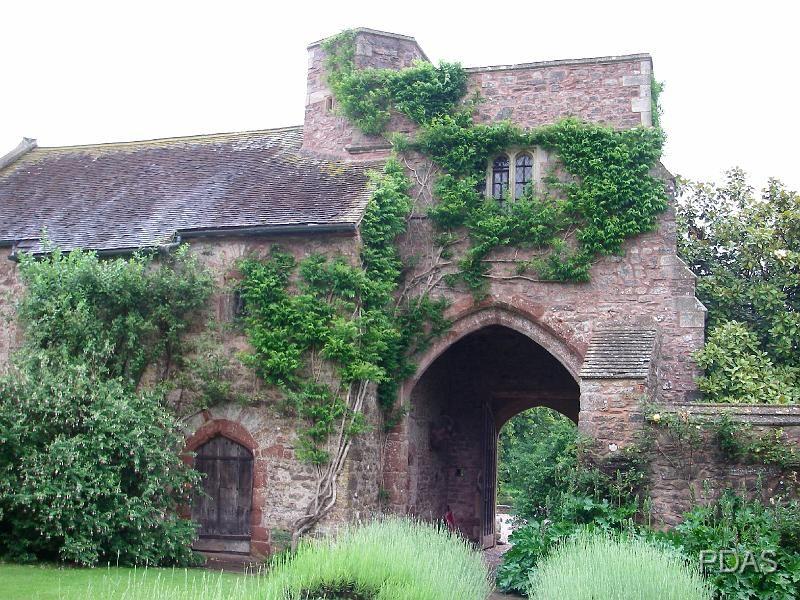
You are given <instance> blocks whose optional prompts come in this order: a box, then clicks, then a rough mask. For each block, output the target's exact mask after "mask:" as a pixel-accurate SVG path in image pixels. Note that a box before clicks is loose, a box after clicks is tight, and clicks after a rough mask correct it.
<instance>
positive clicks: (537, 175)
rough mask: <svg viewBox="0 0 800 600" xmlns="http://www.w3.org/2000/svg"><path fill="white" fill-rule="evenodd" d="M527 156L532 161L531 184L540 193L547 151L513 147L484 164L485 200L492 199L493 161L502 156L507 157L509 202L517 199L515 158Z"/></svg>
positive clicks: (536, 148) (538, 148) (495, 155)
mask: <svg viewBox="0 0 800 600" xmlns="http://www.w3.org/2000/svg"><path fill="white" fill-rule="evenodd" d="M522 154H528V155H529V156H530V157H531V160H532V163H533V164H532V167H533V168H532V173H531V184H532V185H533V188H534V190H535V191H536V192H539V193H541V192H542V178H543V177H544V174H545V168H546V164H547V162H548V155H547V151H546V150H545V149H544V148H541V147H539V146H515V147H512V148H506V149H505V150H503V151H500V152H497V153H496V154H493V155H492V156H491V157H490V158H489V160H488V161H487V164H486V187H485V190H484V193H485V194H486V197H487V198H493V197H494V194H493V170H494V169H493V166H494V161H495V159H497V158H499V157H500V156H502V155H505V156H507V157H508V191H509V192H510V200H516V199H517V191H516V187H517V158H519V157H520V156H521V155H522Z"/></svg>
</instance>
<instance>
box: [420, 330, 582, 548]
mask: <svg viewBox="0 0 800 600" xmlns="http://www.w3.org/2000/svg"><path fill="white" fill-rule="evenodd" d="M579 397H580V392H579V388H578V385H577V383H576V382H575V380H574V379H573V378H572V376H571V375H570V374H569V372H568V371H567V370H566V369H565V368H564V367H563V366H562V365H561V363H559V362H558V360H556V359H555V358H554V357H553V356H552V355H551V354H550V353H548V352H547V351H546V350H545V349H544V348H542V347H541V346H539V345H538V344H537V343H535V342H534V341H532V340H531V339H530V338H528V337H526V336H525V335H523V334H521V333H518V332H516V331H514V330H512V329H509V328H507V327H502V326H499V325H493V326H489V327H485V328H483V329H481V330H479V331H476V332H474V333H472V334H470V335H467V336H465V337H464V338H462V339H461V340H459V341H458V342H456V343H454V344H453V345H452V346H450V348H448V349H447V350H446V351H445V352H444V353H443V354H442V355H441V356H439V358H437V359H436V360H435V361H434V362H433V364H431V366H430V367H429V368H428V369H427V370H426V371H425V373H424V374H423V375H422V376H421V378H420V379H419V381H418V383H417V385H416V386H415V387H414V390H413V392H412V395H411V413H410V420H409V442H410V446H409V478H410V481H409V492H410V498H409V505H410V510H411V512H412V513H413V514H415V515H417V516H419V517H421V518H424V519H433V520H439V519H442V517H443V516H444V514H445V512H446V510H447V506H450V508H451V510H452V511H453V514H454V516H455V521H456V525H457V526H458V528H459V529H460V530H461V532H462V533H463V534H464V535H465V536H466V537H468V538H470V539H471V540H474V541H476V542H479V543H481V544H482V545H483V546H484V547H488V546H491V545H494V515H495V495H496V486H497V482H496V479H497V477H496V470H497V435H498V432H499V431H500V428H501V427H502V426H503V424H504V423H505V422H506V421H507V420H508V419H510V418H511V417H513V416H514V415H516V414H517V413H519V412H522V411H523V410H527V409H529V408H533V407H534V406H547V407H549V408H552V409H554V410H557V411H558V412H561V413H562V414H564V415H566V416H567V417H569V418H570V419H572V420H573V421H575V422H576V423H577V421H578V411H579V408H580V402H579Z"/></svg>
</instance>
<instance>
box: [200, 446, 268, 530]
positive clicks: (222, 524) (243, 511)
mask: <svg viewBox="0 0 800 600" xmlns="http://www.w3.org/2000/svg"><path fill="white" fill-rule="evenodd" d="M194 466H195V469H196V470H197V471H199V472H200V473H201V474H203V482H202V493H198V494H197V495H196V496H195V499H194V502H193V503H192V518H193V519H194V520H195V521H197V522H198V523H199V524H200V532H199V533H200V537H201V538H203V537H206V538H225V539H249V538H250V510H251V508H252V506H251V505H252V501H253V455H252V454H251V453H250V451H249V450H248V449H247V448H245V447H244V446H242V445H241V444H237V443H236V442H234V441H233V440H229V439H228V438H226V437H223V436H218V437H215V438H213V439H211V440H209V441H208V442H206V443H205V444H203V445H202V446H200V447H199V448H198V449H197V456H196V457H195V462H194Z"/></svg>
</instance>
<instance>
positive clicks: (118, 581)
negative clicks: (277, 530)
mask: <svg viewBox="0 0 800 600" xmlns="http://www.w3.org/2000/svg"><path fill="white" fill-rule="evenodd" d="M490 591H491V585H490V582H489V576H488V571H487V568H486V565H485V564H484V562H483V558H482V557H481V555H480V554H479V553H478V552H476V551H475V550H474V549H473V548H472V547H471V546H469V545H468V544H467V542H465V541H464V540H463V539H461V538H459V537H457V536H455V535H453V534H451V533H449V532H447V531H442V530H440V529H438V528H437V527H434V526H432V525H426V524H423V523H417V522H414V521H410V520H406V519H398V518H390V519H385V520H381V521H375V522H373V523H370V524H368V525H362V526H352V527H348V528H346V529H343V530H342V531H340V532H339V533H338V535H336V536H331V537H328V538H324V539H320V540H315V541H311V542H306V543H304V544H302V545H301V546H300V548H299V549H298V551H297V553H296V554H294V555H292V556H288V555H286V556H282V557H280V558H277V559H276V560H275V561H274V562H273V564H272V566H271V568H270V570H269V571H268V572H267V573H266V574H262V575H255V576H254V575H232V574H227V573H218V572H210V571H202V570H197V569H126V568H115V567H108V568H96V569H79V568H74V569H73V568H58V567H55V566H45V565H35V566H25V565H4V564H0V598H2V599H3V600H95V599H103V600H197V599H202V600H301V599H302V600H320V599H326V600H452V599H456V598H457V599H458V600H485V598H486V597H487V596H488V594H489V593H490Z"/></svg>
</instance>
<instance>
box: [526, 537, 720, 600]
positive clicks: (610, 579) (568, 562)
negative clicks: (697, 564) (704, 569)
mask: <svg viewBox="0 0 800 600" xmlns="http://www.w3.org/2000/svg"><path fill="white" fill-rule="evenodd" d="M528 595H529V596H530V599H531V600H593V599H597V598H602V599H603V600H629V599H631V598H636V599H637V600H711V598H712V592H711V588H710V587H709V586H708V584H707V583H706V581H705V580H704V579H703V577H702V575H701V574H700V572H699V570H696V569H693V568H691V567H690V566H688V565H687V564H686V562H685V560H684V559H683V558H682V557H681V556H679V555H678V554H677V553H676V552H675V551H674V550H670V549H668V548H666V547H660V546H656V545H654V544H653V543H651V542H647V541H646V540H642V539H639V538H621V539H614V538H611V537H609V536H607V535H603V534H592V533H588V532H583V533H580V534H578V535H577V536H576V537H575V538H573V539H571V540H568V541H566V542H565V543H564V544H562V545H561V546H560V547H559V548H557V549H556V550H555V551H553V552H551V553H550V554H549V555H548V556H547V558H545V559H544V561H543V562H542V563H541V565H539V567H538V568H537V569H536V571H535V572H534V573H533V574H532V575H531V581H530V586H529V588H528Z"/></svg>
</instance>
